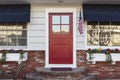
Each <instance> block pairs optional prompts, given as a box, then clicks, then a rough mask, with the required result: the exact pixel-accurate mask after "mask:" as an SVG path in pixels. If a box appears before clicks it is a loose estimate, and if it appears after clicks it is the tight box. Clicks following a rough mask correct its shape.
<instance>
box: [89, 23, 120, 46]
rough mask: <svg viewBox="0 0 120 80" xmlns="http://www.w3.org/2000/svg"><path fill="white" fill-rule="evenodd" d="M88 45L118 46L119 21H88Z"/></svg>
mask: <svg viewBox="0 0 120 80" xmlns="http://www.w3.org/2000/svg"><path fill="white" fill-rule="evenodd" d="M87 45H88V46H120V22H88V23H87Z"/></svg>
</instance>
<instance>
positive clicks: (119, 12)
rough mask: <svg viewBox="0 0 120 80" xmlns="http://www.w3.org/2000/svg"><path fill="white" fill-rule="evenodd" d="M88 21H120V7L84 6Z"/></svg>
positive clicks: (111, 5)
mask: <svg viewBox="0 0 120 80" xmlns="http://www.w3.org/2000/svg"><path fill="white" fill-rule="evenodd" d="M83 14H84V20H86V21H120V5H118V4H83Z"/></svg>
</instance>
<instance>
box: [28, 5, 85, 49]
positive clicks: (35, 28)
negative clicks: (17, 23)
mask: <svg viewBox="0 0 120 80" xmlns="http://www.w3.org/2000/svg"><path fill="white" fill-rule="evenodd" d="M46 8H76V15H77V16H76V21H77V22H76V24H77V26H76V27H78V23H79V13H80V9H82V7H81V5H77V6H76V5H73V6H71V5H66V6H64V5H54V4H53V5H48V6H46V5H34V4H33V5H31V17H30V20H31V22H30V23H29V26H28V50H46V47H45V45H46V42H45V41H46V35H45V34H46V16H45V9H46ZM76 29H77V28H76ZM83 30H85V29H83ZM76 33H77V35H74V36H76V38H77V39H76V44H77V45H76V47H77V49H78V50H79V49H81V48H82V49H83V48H84V47H85V33H84V34H82V35H80V34H79V31H78V29H77V30H76Z"/></svg>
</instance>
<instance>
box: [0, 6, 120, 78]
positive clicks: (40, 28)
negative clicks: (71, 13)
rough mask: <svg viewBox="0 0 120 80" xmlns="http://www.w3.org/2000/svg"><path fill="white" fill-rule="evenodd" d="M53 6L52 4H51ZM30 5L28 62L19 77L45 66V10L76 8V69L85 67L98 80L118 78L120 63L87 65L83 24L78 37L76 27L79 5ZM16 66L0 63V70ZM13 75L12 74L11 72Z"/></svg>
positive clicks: (12, 63)
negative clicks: (81, 31) (81, 32)
mask: <svg viewBox="0 0 120 80" xmlns="http://www.w3.org/2000/svg"><path fill="white" fill-rule="evenodd" d="M53 5H54V4H53ZM53 5H52V4H51V5H40V4H37V5H36V4H32V5H31V16H30V19H31V22H30V23H29V25H28V50H29V51H28V60H27V61H26V66H25V67H24V68H23V69H22V71H21V72H20V75H19V77H22V76H24V75H25V74H26V73H31V72H35V68H36V67H44V66H45V49H46V47H45V45H46V42H45V41H46V36H45V33H46V23H45V22H46V16H45V9H46V8H55V7H58V8H61V7H62V8H70V7H71V8H76V11H77V12H76V15H77V17H76V21H77V22H76V24H77V26H76V33H77V34H76V35H74V36H76V56H77V58H76V59H77V60H76V63H77V64H76V65H77V67H84V66H85V67H87V69H88V73H95V74H97V75H98V77H99V79H102V78H107V77H116V78H117V77H119V73H120V62H116V64H110V63H107V62H97V63H96V64H89V63H88V61H87V60H86V54H85V50H84V49H85V44H86V43H85V42H86V38H85V35H86V34H85V32H86V31H85V28H86V27H85V24H84V27H83V30H84V31H83V32H84V33H83V34H82V35H80V34H79V32H78V30H77V27H78V21H79V13H80V8H81V5H66V6H63V5H54V6H53ZM17 66H18V63H17V62H5V63H0V69H2V70H3V72H4V73H8V72H12V71H13V70H14V69H15V68H16V67H17ZM13 73H14V72H13Z"/></svg>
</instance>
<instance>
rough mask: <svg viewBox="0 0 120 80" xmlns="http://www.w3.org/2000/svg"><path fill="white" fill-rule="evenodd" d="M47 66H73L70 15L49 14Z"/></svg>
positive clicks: (71, 20)
mask: <svg viewBox="0 0 120 80" xmlns="http://www.w3.org/2000/svg"><path fill="white" fill-rule="evenodd" d="M49 64H73V16H72V13H65V14H64V13H60V14H56V13H50V14H49Z"/></svg>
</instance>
